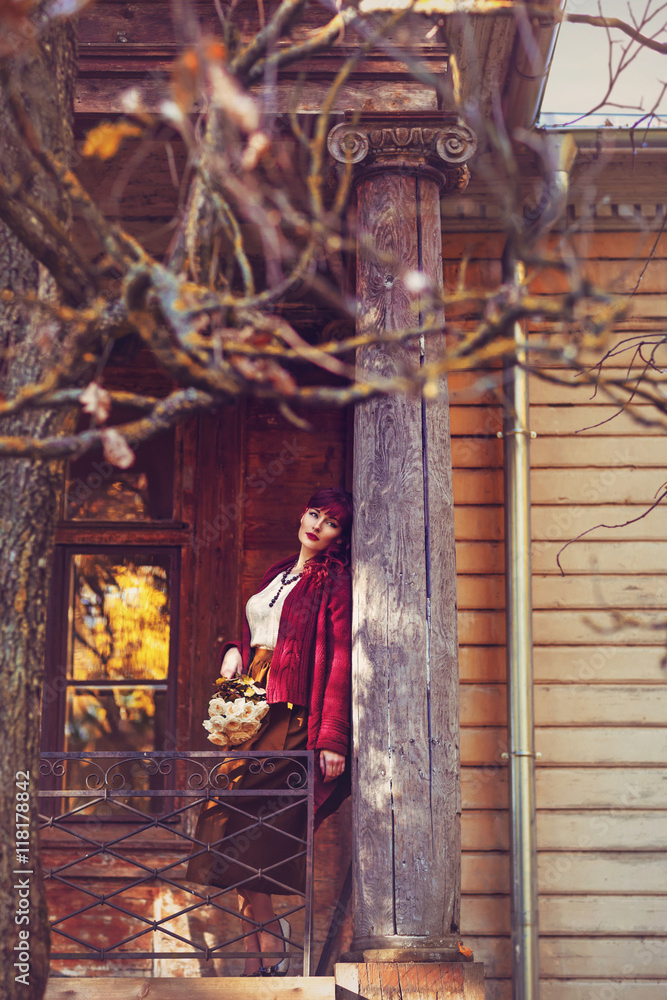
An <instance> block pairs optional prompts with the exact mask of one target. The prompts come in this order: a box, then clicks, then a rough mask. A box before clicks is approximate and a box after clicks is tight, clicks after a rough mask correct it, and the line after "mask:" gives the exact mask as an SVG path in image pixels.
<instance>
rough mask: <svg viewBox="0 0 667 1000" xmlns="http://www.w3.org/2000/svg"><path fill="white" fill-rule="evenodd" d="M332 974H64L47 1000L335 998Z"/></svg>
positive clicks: (49, 990)
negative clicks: (150, 976) (195, 976)
mask: <svg viewBox="0 0 667 1000" xmlns="http://www.w3.org/2000/svg"><path fill="white" fill-rule="evenodd" d="M335 995H336V986H335V981H334V977H333V976H311V977H310V978H308V979H304V978H302V977H300V976H285V977H284V978H269V977H266V978H256V979H255V978H252V979H250V978H249V979H244V978H235V977H233V976H226V977H225V976H221V977H220V978H218V979H212V978H206V979H189V978H188V979H176V978H174V979H167V978H164V979H143V978H133V977H130V976H128V977H115V976H114V977H111V976H102V977H100V976H98V977H96V978H94V979H89V978H87V977H84V976H62V977H58V978H56V979H50V980H49V983H48V986H47V988H46V994H45V996H44V1000H183V998H184V996H187V997H188V1000H334V998H335Z"/></svg>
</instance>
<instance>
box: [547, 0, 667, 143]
mask: <svg viewBox="0 0 667 1000" xmlns="http://www.w3.org/2000/svg"><path fill="white" fill-rule="evenodd" d="M600 7H601V11H600ZM566 10H567V11H568V13H573V14H599V13H600V12H602V14H603V15H605V16H606V17H618V18H621V19H622V20H624V21H628V22H629V23H632V15H634V18H635V21H637V22H639V21H640V20H641V19H642V17H644V16H645V15H646V13H647V12H648V14H649V16H650V14H651V13H652V12H655V17H654V18H653V20H651V21H650V22H649V24H648V25H647V26H646V27H645V28H644V33H645V34H649V35H653V34H655V32H656V31H658V29H662V31H661V34H660V35H658V36H657V40H658V41H661V42H667V2H665V0H601V2H600V3H598V0H568V3H567V6H566ZM611 37H612V40H613V42H614V45H613V48H612V62H613V66H614V67H617V66H618V63H619V59H620V58H621V56H622V52H623V49H625V48H626V47H627V45H628V43H630V44H631V49H630V52H631V53H632V52H635V51H637V45H636V44H635V43H631V40H630V39H629V38H628V37H627V36H626V35H624V34H623V33H622V32H620V31H618V30H614V31H613V32H612V35H611ZM608 81H609V39H608V36H607V33H606V31H605V29H604V28H593V27H589V26H588V25H582V24H567V23H564V24H563V25H562V26H561V29H560V34H559V37H558V42H557V45H556V52H555V55H554V61H553V64H552V67H551V71H550V73H549V80H548V83H547V89H546V93H545V96H544V100H543V102H542V114H541V117H540V122H539V124H540V125H551V126H554V125H572V124H574V125H576V127H580V128H598V127H602V126H604V125H605V123H607V122H610V123H611V124H612V125H614V126H616V127H628V128H629V127H631V126H632V125H633V124H635V123H636V122H637V121H638V120H639V119H640V118H642V115H643V114H644V113H645V112H649V111H650V110H651V109H652V108H653V106H654V105H655V103H656V101H658V99H659V98H660V92H661V89H662V87H661V83H663V82H664V83H667V55H661V54H660V53H657V52H651V51H647V50H643V51H642V52H640V54H639V55H638V56H637V57H636V59H634V60H633V61H632V62H631V63H630V64H629V65H628V67H627V69H625V70H624V71H623V72H622V73H621V74H620V76H619V78H618V82H617V83H616V84H615V87H614V90H613V91H612V95H611V97H610V98H609V101H610V102H614V103H615V104H620V105H634V106H635V107H636V108H642V109H643V110H635V111H630V110H628V109H622V108H619V107H613V106H612V105H611V104H609V103H608V104H606V105H605V106H604V107H602V108H598V109H597V111H596V112H595V114H593V115H590V114H586V112H588V111H589V110H590V109H591V108H592V107H593V106H594V105H596V104H597V103H598V102H599V101H601V100H603V98H604V96H605V92H606V89H607V85H608ZM657 110H658V112H661V113H662V115H663V120H662V121H652V122H651V123H650V124H651V126H652V127H659V126H662V127H667V90H666V92H665V95H664V96H663V97H662V98H661V99H660V102H659V105H658V109H657ZM580 115H586V117H585V118H584V119H583V120H581V121H577V122H576V123H574V119H575V118H578V117H579V116H580ZM645 124H646V122H642V125H645Z"/></svg>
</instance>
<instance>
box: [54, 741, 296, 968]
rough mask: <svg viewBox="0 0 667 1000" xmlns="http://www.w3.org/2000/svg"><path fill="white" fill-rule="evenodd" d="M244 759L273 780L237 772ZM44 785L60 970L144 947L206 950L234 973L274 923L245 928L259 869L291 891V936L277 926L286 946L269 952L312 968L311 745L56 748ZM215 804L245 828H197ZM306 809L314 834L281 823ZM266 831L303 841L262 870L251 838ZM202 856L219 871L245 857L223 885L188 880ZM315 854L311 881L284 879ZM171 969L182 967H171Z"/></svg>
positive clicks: (133, 954) (144, 954)
mask: <svg viewBox="0 0 667 1000" xmlns="http://www.w3.org/2000/svg"><path fill="white" fill-rule="evenodd" d="M239 765H243V769H244V771H245V772H246V773H251V774H253V775H255V776H257V778H258V779H259V778H260V776H261V775H266V776H267V778H270V779H271V780H270V781H267V782H266V783H267V784H271V785H272V786H274V787H270V788H262V787H261V780H258V784H259V787H253V788H251V789H250V788H247V789H244V788H243V787H234V781H233V776H232V775H231V774H230V771H231V770H232V768H234V773H238V768H239ZM277 773H280V780H279V782H278V787H275V785H276V774H277ZM39 797H40V824H41V834H40V843H41V855H42V862H43V865H44V870H43V876H44V878H45V880H46V886H47V894H48V895H49V910H50V917H51V930H52V952H51V958H52V962H54V963H55V968H58V967H60V968H61V969H64V970H65V973H67V964H66V963H72V962H76V963H77V967H78V971H80V970H81V966H80V963H81V962H82V961H84V962H85V961H91V960H92V961H95V962H107V963H108V962H110V961H113V962H114V963H115V961H116V960H119V961H120V960H122V961H123V962H125V961H127V960H134V964H135V966H136V965H137V962H139V963H140V962H141V960H145V959H150V960H153V961H154V960H165V961H167V962H168V961H169V960H172V961H176V960H177V961H178V962H179V963H180V962H181V961H183V960H185V959H188V960H189V959H200V960H203V961H206V962H210V961H213V960H220V962H221V963H222V969H221V971H222V974H230V975H233V974H235V972H237V971H238V968H237V967H239V966H240V960H241V959H243V958H246V957H247V955H248V954H250V955H254V956H256V957H259V952H256V951H251V952H247V951H246V950H245V946H244V941H245V939H246V938H247V937H248V936H249V935H252V934H254V933H255V932H256V931H257V930H266V931H268V932H269V933H273V929H272V927H268V928H265V927H264V925H263V924H260V923H257V922H253V921H248V922H247V923H246V924H245V927H244V926H243V922H242V920H241V915H240V913H239V911H238V909H237V906H236V894H235V893H234V894H233V895H232V896H230V895H229V893H230V892H231V891H232V890H234V889H243V888H244V886H248V887H249V886H251V885H252V883H253V880H254V879H256V878H257V877H258V876H259V877H261V878H262V879H263V880H264V881H265V884H268V885H269V886H270V888H272V889H273V891H275V892H276V893H280V894H282V895H283V906H282V909H281V910H280V913H279V915H280V916H281V917H288V918H289V919H290V921H291V924H292V931H291V932H290V934H289V935H285V936H283V935H282V934H281V933H275V934H274V936H275V939H276V941H275V951H273V952H264V954H263V956H262V957H263V960H264V961H265V962H266V963H267V964H275V962H277V961H279V959H280V958H282V957H283V954H284V953H287V954H288V955H289V956H290V958H291V960H292V970H293V972H294V973H296V974H298V973H299V972H301V974H303V975H304V976H308V975H309V973H310V952H311V941H312V915H313V914H312V899H313V833H312V831H313V822H312V819H313V755H312V752H309V751H305V750H301V751H293V752H292V751H271V752H263V753H259V752H241V753H239V752H231V751H225V752H220V751H203V752H192V753H187V752H172V751H155V752H150V753H108V752H97V753H45V754H43V755H42V761H41V768H40V791H39ZM207 804H209V805H207ZM211 804H212V806H213V807H214V806H216V805H218V804H220V805H224V806H225V808H226V810H227V812H228V814H230V815H234V816H236V817H237V819H239V818H240V819H241V822H242V824H243V833H242V835H239V834H238V833H236V834H235V835H233V836H232V835H227V836H221V837H220V838H219V839H216V840H214V841H211V842H209V841H207V842H204V841H203V840H201V839H199V838H198V837H197V836H196V834H195V830H196V822H197V818H198V815H199V814H200V812H201V810H202V808H210V807H211ZM296 807H300V808H302V809H305V810H306V812H307V822H306V824H305V834H304V836H303V837H299V836H295V835H294V833H285V830H284V829H283V828H281V819H280V818H281V816H284V815H285V813H286V812H287V811H289V810H291V809H294V808H296ZM283 825H284V824H283ZM262 831H264V833H266V832H268V834H269V836H275V835H277V834H278V833H279V834H280V837H281V838H282V840H283V842H284V841H285V838H287V841H288V842H289V843H290V844H291V847H290V850H292V853H291V854H288V855H286V854H285V853H284V852H283V854H282V856H281V860H280V863H276V864H269V865H267V866H266V867H262V868H257V867H253V866H252V865H250V864H248V863H247V862H246V861H244V857H243V855H244V848H243V844H244V840H243V838H245V839H246V840H247V841H248V842H250V841H252V840H254V839H256V838H257V837H258V836H260V835H261V832H262ZM202 855H205V856H206V860H207V863H208V862H209V861H211V862H212V863H213V867H214V868H216V867H217V870H218V871H225V870H227V871H229V869H230V866H233V871H234V881H233V882H231V883H227V884H225V887H224V888H222V887H220V888H216V887H215V886H213V885H208V886H204V885H201V884H198V883H195V882H189V881H188V880H187V879H186V868H185V863H186V862H187V861H189V860H191V859H194V858H197V857H200V856H202ZM304 861H305V889H304V886H303V884H301V886H299V885H294V884H290V883H286V882H284V881H282V880H281V878H282V873H284V871H285V868H284V866H285V865H286V864H288V863H289V862H298V865H300V866H302V865H303V864H304ZM279 873H281V874H280V877H279ZM239 875H240V876H241V877H239ZM217 881H218V882H221V881H223V880H222V879H220V878H218V879H217ZM244 919H245V918H244ZM273 927H275V925H273ZM58 945H60V946H61V947H60V948H59V947H58ZM147 945H150V946H149V947H147ZM169 945H171V949H170V948H169ZM269 960H271V961H269ZM144 967H145V963H144ZM161 968H163V969H167V971H165V972H164V973H163V974H164V975H169V974H170V973H169V971H168V969H169V966H168V965H166V966H165V965H162V966H161ZM216 968H218V967H217V966H216ZM204 974H206V973H204Z"/></svg>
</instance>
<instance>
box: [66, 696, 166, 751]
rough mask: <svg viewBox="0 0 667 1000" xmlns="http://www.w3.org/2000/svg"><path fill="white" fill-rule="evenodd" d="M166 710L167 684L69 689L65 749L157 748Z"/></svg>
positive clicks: (135, 749) (130, 749)
mask: <svg viewBox="0 0 667 1000" xmlns="http://www.w3.org/2000/svg"><path fill="white" fill-rule="evenodd" d="M165 710H166V686H161V687H159V688H155V687H142V686H136V687H116V686H114V687H107V688H93V687H72V688H69V690H68V697H67V715H66V720H65V750H66V751H67V752H84V753H85V752H90V751H94V750H113V751H132V750H134V751H139V750H154V749H155V748H156V747H159V746H161V745H162V738H161V737H162V735H163V734H164V731H165V722H166V719H165Z"/></svg>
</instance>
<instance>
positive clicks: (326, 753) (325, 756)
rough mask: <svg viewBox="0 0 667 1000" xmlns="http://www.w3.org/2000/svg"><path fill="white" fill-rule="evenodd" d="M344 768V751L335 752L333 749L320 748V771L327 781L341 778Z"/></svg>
mask: <svg viewBox="0 0 667 1000" xmlns="http://www.w3.org/2000/svg"><path fill="white" fill-rule="evenodd" d="M344 770H345V758H344V757H343V755H342V753H335V751H333V750H320V771H321V772H322V777H323V778H324V781H325V782H327V781H333V780H334V778H340V776H341V774H342V773H343V771H344Z"/></svg>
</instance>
